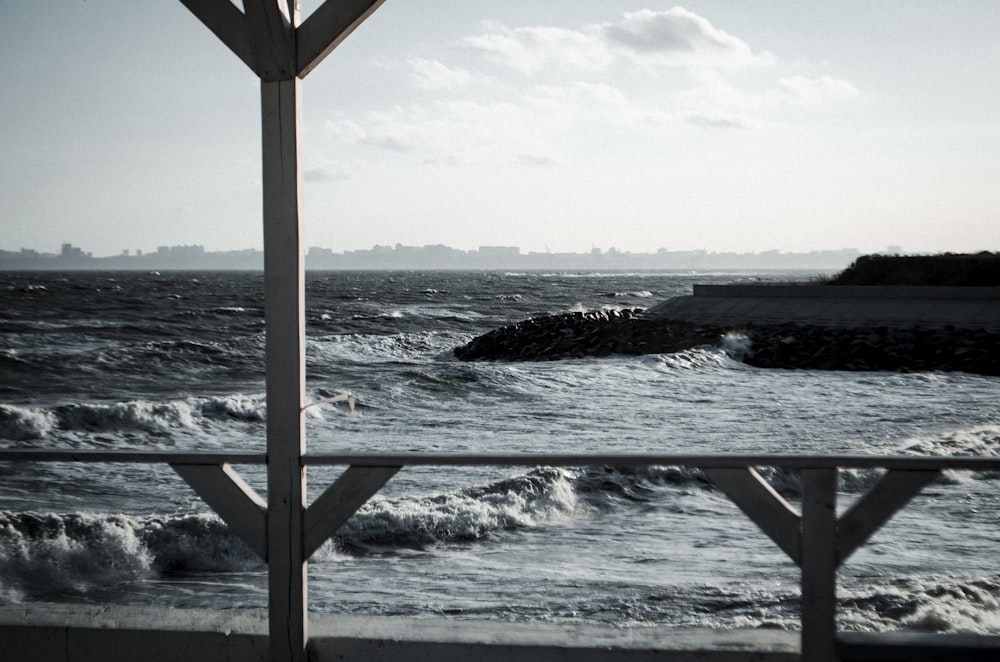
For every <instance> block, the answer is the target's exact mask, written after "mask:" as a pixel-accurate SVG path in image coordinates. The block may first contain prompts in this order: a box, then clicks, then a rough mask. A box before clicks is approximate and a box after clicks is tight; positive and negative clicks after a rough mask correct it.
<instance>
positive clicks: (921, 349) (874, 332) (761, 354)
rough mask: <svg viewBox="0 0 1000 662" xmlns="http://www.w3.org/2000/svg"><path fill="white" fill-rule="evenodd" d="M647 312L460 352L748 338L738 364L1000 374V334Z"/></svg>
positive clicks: (678, 345) (630, 350) (656, 346)
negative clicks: (724, 322)
mask: <svg viewBox="0 0 1000 662" xmlns="http://www.w3.org/2000/svg"><path fill="white" fill-rule="evenodd" d="M639 312H641V311H639V310H624V311H612V312H607V313H605V312H588V313H568V314H563V315H554V316H549V317H542V318H535V319H529V320H526V321H523V322H518V323H516V324H511V325H509V326H505V327H503V328H500V329H497V330H495V331H490V332H489V333H486V334H484V335H482V336H479V337H477V338H475V339H473V340H472V341H471V342H469V343H468V344H466V345H463V346H461V347H458V348H456V349H455V356H456V357H458V358H459V359H461V360H465V361H473V360H506V361H550V360H557V359H569V358H582V357H599V356H609V355H612V354H626V355H636V354H663V353H673V352H680V351H684V350H687V349H691V348H692V347H697V346H705V345H710V346H722V345H723V339H724V338H725V337H727V336H728V337H730V338H731V337H733V336H737V337H738V336H745V337H746V339H747V342H745V343H727V344H726V346H727V347H734V348H738V350H737V351H734V352H733V353H732V356H733V358H734V359H738V360H742V361H744V362H745V363H747V364H749V365H753V366H756V367H761V368H797V369H810V370H869V371H879V370H884V371H898V372H915V371H928V370H944V371H963V372H969V373H974V374H982V375H997V376H1000V333H996V332H992V331H985V330H975V329H961V328H956V327H953V326H946V327H943V328H923V327H919V326H914V327H912V328H888V327H857V328H853V327H848V328H844V327H827V326H819V325H808V324H792V323H784V324H748V325H745V326H743V327H741V328H729V327H724V326H717V325H697V324H692V323H687V322H679V321H676V320H664V319H643V318H641V317H636V315H637V313H639Z"/></svg>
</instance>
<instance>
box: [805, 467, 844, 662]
mask: <svg viewBox="0 0 1000 662" xmlns="http://www.w3.org/2000/svg"><path fill="white" fill-rule="evenodd" d="M801 554H802V556H801V560H802V659H803V660H809V662H837V651H836V634H837V624H836V613H837V470H836V469H805V470H803V471H802V552H801Z"/></svg>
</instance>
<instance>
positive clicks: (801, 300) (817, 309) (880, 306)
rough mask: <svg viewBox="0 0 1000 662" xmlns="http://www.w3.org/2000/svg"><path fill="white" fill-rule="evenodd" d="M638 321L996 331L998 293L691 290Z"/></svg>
mask: <svg viewBox="0 0 1000 662" xmlns="http://www.w3.org/2000/svg"><path fill="white" fill-rule="evenodd" d="M640 318H641V319H652V320H655V319H666V320H672V321H679V322H688V323H692V324H714V325H728V326H734V327H738V326H739V325H744V324H785V323H796V324H806V325H812V326H829V327H879V326H886V327H897V328H909V327H924V328H944V327H946V326H954V327H957V328H962V329H982V330H986V331H996V330H1000V288H995V287H864V286H856V287H855V286H834V285H825V286H824V285H695V286H694V295H693V296H685V297H675V298H673V299H669V300H667V301H664V302H662V303H660V304H657V305H655V306H653V307H652V308H650V309H648V310H646V311H645V312H644V313H642V314H641V315H640Z"/></svg>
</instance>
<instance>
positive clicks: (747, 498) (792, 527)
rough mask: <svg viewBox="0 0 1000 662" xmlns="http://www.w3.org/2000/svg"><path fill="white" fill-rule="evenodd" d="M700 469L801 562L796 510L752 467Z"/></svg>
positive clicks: (782, 547)
mask: <svg viewBox="0 0 1000 662" xmlns="http://www.w3.org/2000/svg"><path fill="white" fill-rule="evenodd" d="M702 472H703V473H704V474H705V475H706V476H707V477H708V479H709V480H710V481H712V483H713V484H715V486H716V487H718V488H719V489H720V490H722V491H723V492H724V493H725V494H726V496H728V497H729V498H730V499H731V500H732V501H733V503H735V504H736V505H737V506H739V509H740V510H742V511H743V512H744V513H745V514H746V516H747V517H749V518H750V519H751V520H753V522H754V523H755V524H756V525H757V526H759V527H760V528H761V530H762V531H763V532H764V533H766V534H767V535H768V537H769V538H770V539H771V540H773V541H774V543H775V544H776V545H777V546H778V547H780V548H781V550H782V551H784V552H785V554H788V556H789V558H791V559H792V561H794V562H795V563H796V564H797V565H801V564H802V523H801V518H800V517H799V514H798V513H796V512H795V509H794V508H792V506H791V505H790V504H789V503H788V502H787V501H785V499H784V498H783V497H782V496H781V495H780V494H778V493H777V492H776V491H775V489H774V488H773V487H771V485H770V484H769V483H768V482H767V481H766V480H764V478H763V477H762V476H761V475H760V474H759V473H757V471H756V470H755V469H754V468H753V467H742V468H738V469H702Z"/></svg>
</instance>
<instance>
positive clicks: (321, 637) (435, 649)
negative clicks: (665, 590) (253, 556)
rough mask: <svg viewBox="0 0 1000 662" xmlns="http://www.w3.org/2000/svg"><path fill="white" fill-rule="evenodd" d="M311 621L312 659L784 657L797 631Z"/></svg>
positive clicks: (730, 661)
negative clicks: (314, 654) (313, 652)
mask: <svg viewBox="0 0 1000 662" xmlns="http://www.w3.org/2000/svg"><path fill="white" fill-rule="evenodd" d="M310 625H311V626H312V627H313V637H314V638H313V639H312V642H311V646H312V647H313V649H314V651H315V653H316V657H315V658H314V659H317V660H324V661H325V660H357V661H358V662H360V661H362V660H369V661H372V662H389V661H393V662H395V661H400V662H402V661H404V660H407V661H411V662H437V661H440V660H470V659H474V660H476V662H510V661H511V660H517V661H518V662H543V661H544V662H549V661H555V660H559V661H565V660H573V661H574V662H578V661H582V662H598V661H604V662H611V661H612V660H614V661H617V660H629V661H635V662H645V661H647V660H648V661H650V662H652V661H653V660H656V661H659V662H664V661H668V660H669V661H676V662H689V661H690V662H694V661H699V662H737V661H746V660H760V661H761V662H764V661H769V662H791V661H792V660H795V661H798V660H799V633H797V632H785V631H780V630H709V629H680V628H614V627H610V626H600V625H581V624H567V625H554V624H546V623H497V622H493V621H490V622H483V621H480V622H470V621H441V620H415V619H400V618H390V617H382V618H371V619H362V620H359V619H356V618H352V619H343V618H341V619H328V620H326V621H325V623H316V624H313V623H311V624H310Z"/></svg>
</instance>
